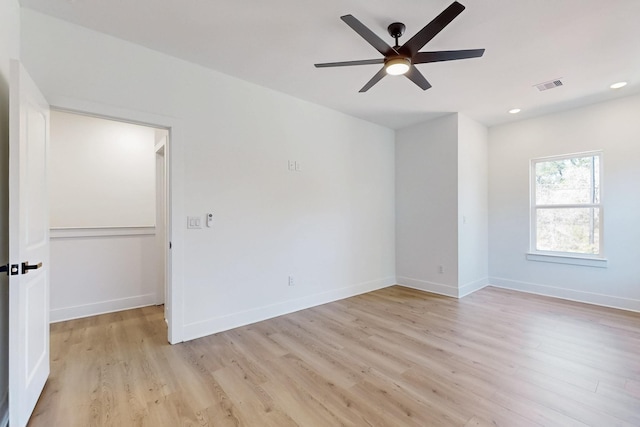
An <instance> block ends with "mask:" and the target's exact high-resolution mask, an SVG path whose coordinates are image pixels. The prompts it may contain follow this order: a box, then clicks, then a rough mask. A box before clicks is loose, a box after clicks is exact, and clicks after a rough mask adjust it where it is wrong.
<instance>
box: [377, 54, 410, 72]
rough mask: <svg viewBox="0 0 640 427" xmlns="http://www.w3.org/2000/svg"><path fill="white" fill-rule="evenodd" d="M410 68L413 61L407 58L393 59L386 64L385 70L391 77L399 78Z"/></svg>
mask: <svg viewBox="0 0 640 427" xmlns="http://www.w3.org/2000/svg"><path fill="white" fill-rule="evenodd" d="M410 66H411V61H409V59H407V58H392V59H390V60H388V61H387V62H386V63H385V65H384V69H385V71H386V72H387V74H389V75H391V76H399V75H401V74H405V73H406V72H407V71H409V67H410Z"/></svg>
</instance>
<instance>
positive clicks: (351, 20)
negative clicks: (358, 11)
mask: <svg viewBox="0 0 640 427" xmlns="http://www.w3.org/2000/svg"><path fill="white" fill-rule="evenodd" d="M340 19H342V20H343V21H344V22H345V23H346V24H347V25H348V26H350V27H351V28H352V29H353V31H355V32H356V33H358V34H360V37H362V38H363V39H365V40H366V41H367V42H368V43H369V44H370V45H371V46H373V47H374V48H376V50H377V51H378V52H380V53H381V54H383V55H384V56H389V55H397V54H398V52H396V50H395V49H394V48H392V47H391V46H389V45H388V44H387V43H386V42H385V41H384V40H382V39H381V38H380V37H378V36H377V35H376V34H375V33H374V32H373V31H371V30H370V29H369V28H367V27H366V26H365V25H364V24H363V23H362V22H360V21H358V20H357V19H356V18H355V17H354V16H353V15H344V16H341V17H340Z"/></svg>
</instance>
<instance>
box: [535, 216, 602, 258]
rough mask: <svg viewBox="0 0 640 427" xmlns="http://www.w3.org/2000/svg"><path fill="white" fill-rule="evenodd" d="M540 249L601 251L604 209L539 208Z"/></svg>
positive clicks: (537, 237)
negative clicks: (601, 227)
mask: <svg viewBox="0 0 640 427" xmlns="http://www.w3.org/2000/svg"><path fill="white" fill-rule="evenodd" d="M536 220H537V224H536V226H537V228H536V231H537V234H536V250H539V251H554V252H575V253H580V254H593V255H597V254H599V250H600V247H599V245H600V209H599V208H556V209H537V210H536Z"/></svg>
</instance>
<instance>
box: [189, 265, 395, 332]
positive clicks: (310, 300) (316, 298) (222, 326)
mask: <svg viewBox="0 0 640 427" xmlns="http://www.w3.org/2000/svg"><path fill="white" fill-rule="evenodd" d="M394 284H395V277H387V278H384V279H380V280H374V281H372V282H366V283H360V284H357V285H353V286H347V287H344V288H340V289H334V290H331V291H328V292H321V293H318V294H313V295H309V296H305V297H302V298H297V299H294V300H290V301H284V302H281V303H277V304H271V305H267V306H263V307H258V308H255V309H251V310H247V311H242V312H239V313H233V314H229V315H227V316H221V317H215V318H212V319H207V320H204V321H201V322H196V323H190V324H186V325H184V328H183V335H182V336H183V338H184V341H189V340H193V339H196V338H200V337H204V336H207V335H211V334H215V333H218V332H222V331H226V330H229V329H233V328H237V327H240V326H245V325H249V324H251V323H255V322H260V321H263V320H267V319H271V318H273V317H277V316H282V315H283V314H289V313H293V312H296V311H300V310H304V309H306V308H311V307H315V306H318V305H322V304H326V303H329V302H332V301H337V300H340V299H344V298H349V297H352V296H355V295H360V294H363V293H366V292H371V291H375V290H377V289H382V288H386V287H389V286H392V285H394Z"/></svg>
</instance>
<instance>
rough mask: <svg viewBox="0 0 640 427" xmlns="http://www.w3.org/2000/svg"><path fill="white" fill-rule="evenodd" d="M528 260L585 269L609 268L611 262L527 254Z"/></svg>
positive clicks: (602, 259)
mask: <svg viewBox="0 0 640 427" xmlns="http://www.w3.org/2000/svg"><path fill="white" fill-rule="evenodd" d="M527 260H529V261H538V262H551V263H555V264H570V265H581V266H584V267H597V268H607V267H608V266H609V260H608V259H606V258H587V257H579V256H570V255H550V254H534V253H527Z"/></svg>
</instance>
